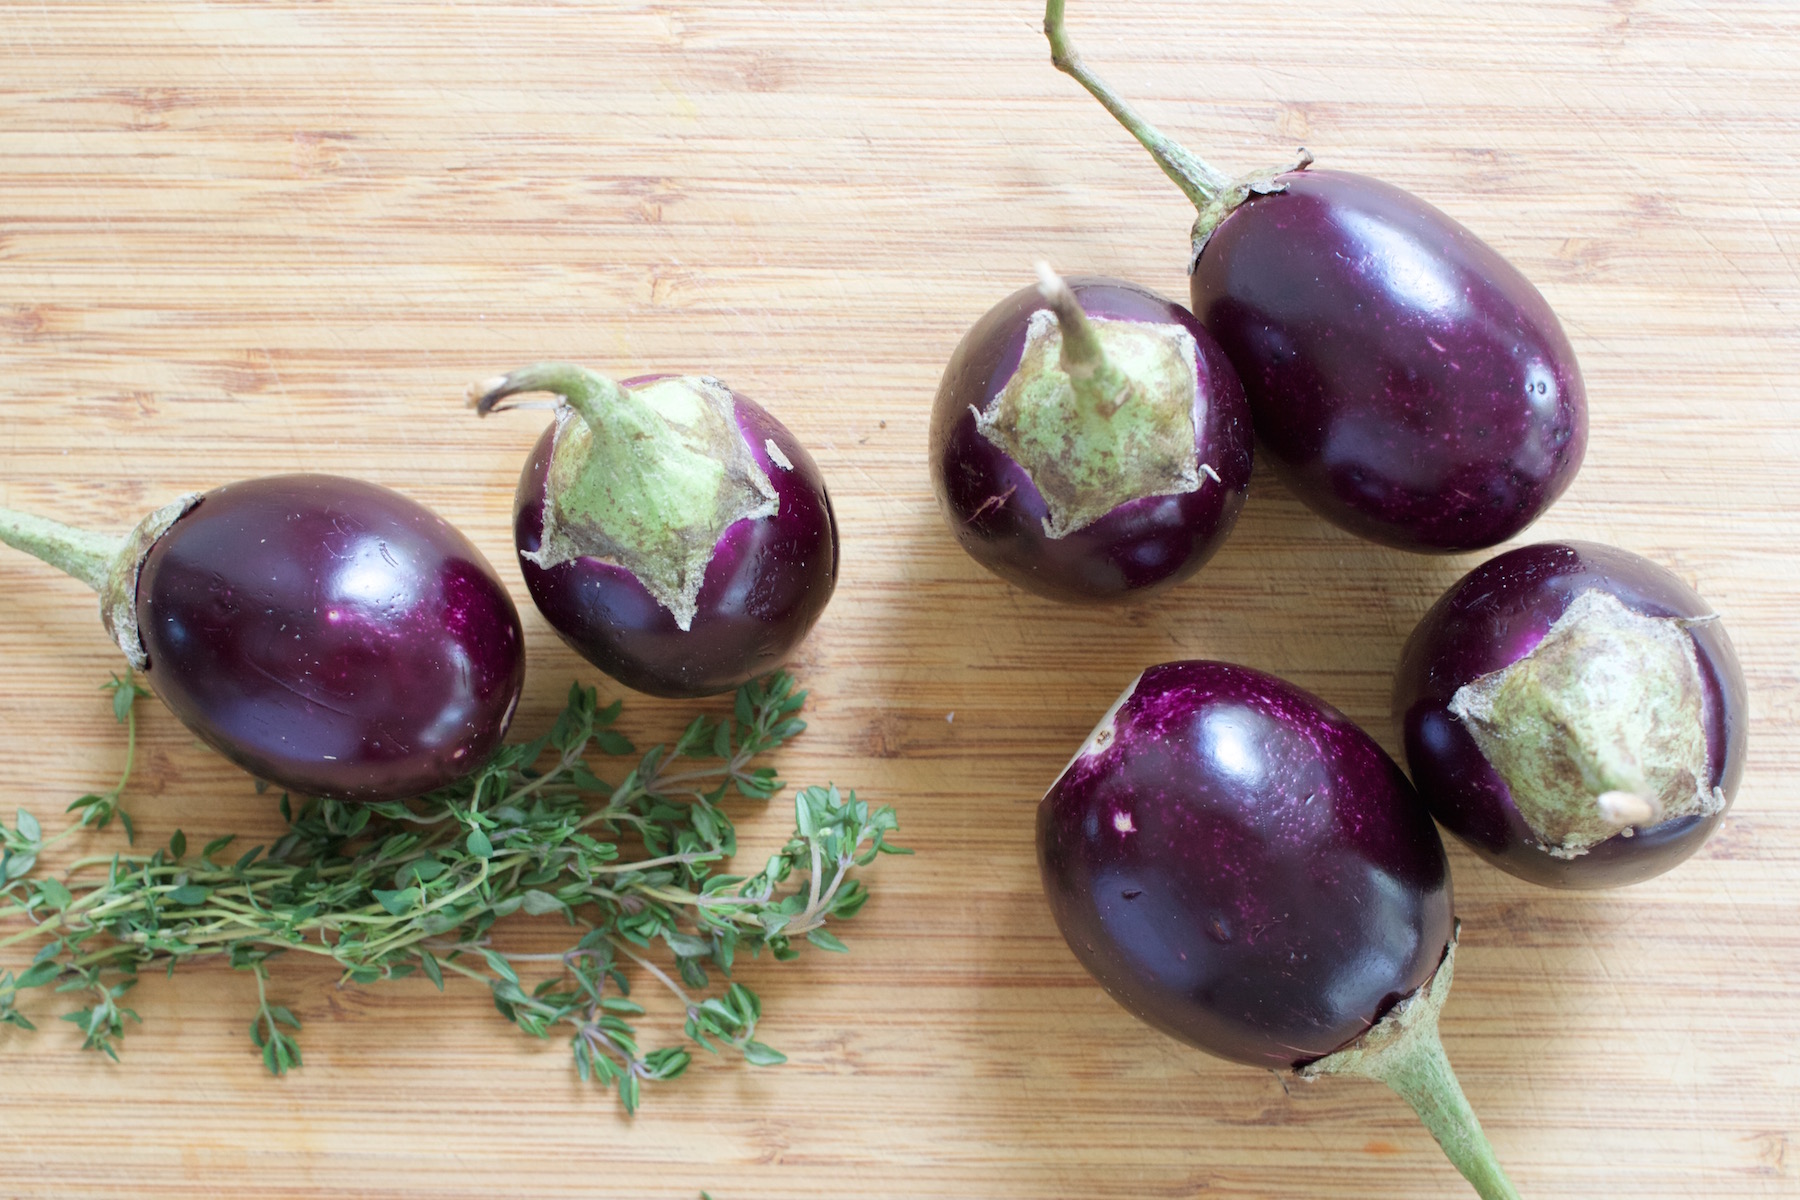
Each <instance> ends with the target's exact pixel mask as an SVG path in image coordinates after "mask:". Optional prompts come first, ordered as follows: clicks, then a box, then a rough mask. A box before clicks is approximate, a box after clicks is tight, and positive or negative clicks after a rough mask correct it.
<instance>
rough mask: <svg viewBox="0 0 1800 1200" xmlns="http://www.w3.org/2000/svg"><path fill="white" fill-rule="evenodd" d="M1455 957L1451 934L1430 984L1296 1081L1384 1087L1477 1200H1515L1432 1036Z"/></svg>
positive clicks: (1514, 1191)
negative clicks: (1415, 1117) (1337, 1079)
mask: <svg viewBox="0 0 1800 1200" xmlns="http://www.w3.org/2000/svg"><path fill="white" fill-rule="evenodd" d="M1455 959H1456V935H1455V934H1454V933H1453V934H1451V937H1450V945H1449V947H1448V948H1447V949H1446V950H1445V951H1444V961H1443V964H1442V965H1441V966H1439V967H1438V970H1437V974H1435V975H1433V976H1432V977H1431V980H1430V982H1428V983H1427V984H1426V985H1425V986H1424V987H1422V988H1420V989H1419V990H1418V991H1416V992H1414V993H1413V994H1412V995H1410V996H1408V997H1407V998H1406V999H1405V1000H1402V1001H1401V1002H1400V1003H1399V1004H1398V1005H1396V1006H1395V1007H1394V1009H1393V1010H1392V1011H1391V1012H1389V1013H1388V1014H1387V1015H1386V1016H1384V1017H1382V1018H1381V1020H1379V1021H1377V1022H1376V1023H1375V1025H1374V1027H1373V1028H1371V1029H1370V1030H1369V1031H1368V1032H1367V1033H1365V1034H1363V1035H1362V1037H1360V1038H1358V1039H1357V1040H1356V1041H1354V1042H1352V1043H1351V1044H1350V1045H1349V1046H1348V1047H1346V1048H1345V1049H1342V1050H1339V1051H1338V1052H1337V1053H1335V1054H1329V1055H1326V1056H1325V1057H1324V1058H1322V1059H1320V1060H1319V1061H1317V1062H1315V1063H1310V1064H1308V1065H1307V1066H1305V1067H1302V1068H1301V1069H1300V1070H1299V1072H1298V1074H1299V1075H1300V1076H1301V1078H1304V1079H1315V1078H1318V1077H1319V1076H1321V1075H1360V1076H1362V1077H1363V1078H1364V1079H1373V1080H1375V1081H1377V1082H1379V1083H1385V1084H1386V1085H1387V1086H1388V1087H1390V1088H1392V1089H1393V1090H1394V1093H1395V1094H1396V1095H1398V1096H1399V1097H1400V1098H1401V1099H1402V1100H1404V1101H1406V1103H1407V1104H1408V1105H1410V1106H1411V1107H1412V1110H1413V1111H1414V1112H1415V1113H1417V1114H1419V1120H1420V1121H1421V1122H1423V1123H1424V1125H1425V1128H1426V1129H1429V1130H1430V1131H1431V1136H1432V1137H1434V1138H1436V1139H1437V1143H1438V1145H1439V1146H1440V1147H1442V1148H1443V1151H1444V1156H1445V1157H1446V1158H1448V1159H1449V1160H1450V1162H1451V1165H1453V1166H1454V1167H1455V1168H1456V1169H1457V1170H1458V1171H1461V1172H1462V1175H1463V1178H1464V1179H1467V1180H1468V1181H1469V1183H1470V1184H1472V1185H1473V1186H1474V1188H1475V1192H1476V1194H1477V1195H1479V1196H1480V1197H1481V1198H1482V1200H1519V1193H1518V1189H1516V1188H1514V1187H1513V1185H1512V1181H1511V1180H1510V1179H1508V1178H1507V1177H1506V1172H1505V1171H1503V1170H1501V1168H1500V1162H1499V1160H1498V1159H1497V1158H1495V1157H1494V1148H1493V1146H1492V1145H1490V1144H1489V1143H1488V1140H1487V1135H1486V1134H1485V1133H1483V1132H1482V1131H1481V1121H1480V1120H1479V1119H1478V1118H1477V1117H1476V1116H1475V1110H1474V1109H1473V1108H1470V1107H1469V1101H1468V1098H1467V1097H1466V1096H1464V1095H1463V1090H1462V1085H1461V1084H1460V1083H1458V1082H1457V1079H1456V1072H1455V1071H1454V1070H1452V1069H1451V1067H1450V1060H1449V1058H1448V1057H1446V1056H1445V1054H1444V1044H1443V1042H1442V1041H1441V1040H1439V1038H1438V1013H1439V1011H1440V1010H1441V1009H1442V1008H1443V1006H1444V1001H1445V1000H1446V999H1447V998H1448V997H1449V995H1450V978H1451V971H1452V967H1453V964H1454V962H1455Z"/></svg>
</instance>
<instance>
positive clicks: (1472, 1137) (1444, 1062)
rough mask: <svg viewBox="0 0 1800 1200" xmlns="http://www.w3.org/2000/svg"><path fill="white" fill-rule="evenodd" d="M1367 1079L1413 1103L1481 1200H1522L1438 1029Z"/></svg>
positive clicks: (1449, 1157) (1433, 1135) (1447, 1156)
mask: <svg viewBox="0 0 1800 1200" xmlns="http://www.w3.org/2000/svg"><path fill="white" fill-rule="evenodd" d="M1369 1078H1371V1079H1378V1080H1380V1081H1381V1082H1382V1083H1385V1084H1387V1085H1388V1086H1389V1087H1390V1088H1392V1089H1393V1090H1394V1092H1395V1093H1396V1094H1397V1095H1398V1096H1399V1097H1400V1098H1401V1099H1402V1100H1404V1101H1406V1102H1407V1104H1409V1105H1411V1106H1412V1110H1413V1111H1414V1112H1416V1113H1418V1114H1419V1120H1420V1121H1422V1122H1424V1124H1425V1128H1426V1129H1429V1130H1430V1131H1431V1136H1432V1137H1434V1138H1436V1139H1437V1143H1438V1145H1439V1146H1442V1147H1443V1149H1444V1157H1446V1158H1448V1159H1449V1160H1450V1162H1451V1165H1452V1166H1454V1167H1455V1168H1456V1169H1457V1170H1458V1171H1461V1172H1462V1174H1463V1178H1464V1179H1467V1180H1468V1181H1469V1182H1470V1183H1471V1184H1473V1185H1474V1187H1475V1192H1476V1194H1477V1195H1479V1196H1481V1197H1482V1198H1483V1200H1519V1193H1518V1191H1517V1189H1515V1188H1514V1187H1513V1185H1512V1181H1511V1180H1510V1179H1508V1178H1507V1177H1506V1172H1505V1171H1503V1170H1501V1169H1500V1163H1499V1160H1497V1159H1496V1158H1495V1157H1494V1148H1493V1146H1491V1145H1489V1144H1488V1140H1487V1135H1486V1134H1484V1133H1483V1132H1482V1131H1481V1121H1480V1120H1479V1119H1478V1118H1477V1117H1476V1116H1475V1110H1474V1109H1473V1108H1470V1107H1469V1101H1468V1098H1467V1097H1466V1096H1464V1095H1463V1090H1462V1085H1461V1084H1460V1083H1458V1082H1457V1079H1456V1072H1455V1071H1454V1070H1453V1069H1452V1068H1451V1066H1450V1059H1449V1058H1448V1057H1447V1056H1446V1055H1445V1054H1444V1044H1443V1042H1442V1041H1440V1040H1439V1039H1438V1036H1437V1031H1436V1029H1435V1028H1434V1029H1433V1030H1432V1032H1431V1036H1429V1037H1422V1038H1420V1039H1418V1041H1417V1042H1415V1043H1414V1044H1413V1045H1412V1046H1411V1047H1410V1048H1409V1050H1408V1052H1407V1053H1405V1054H1401V1055H1397V1056H1395V1057H1394V1058H1393V1059H1392V1060H1389V1061H1388V1062H1386V1063H1385V1064H1384V1065H1383V1067H1382V1069H1381V1070H1379V1071H1371V1072H1369Z"/></svg>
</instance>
